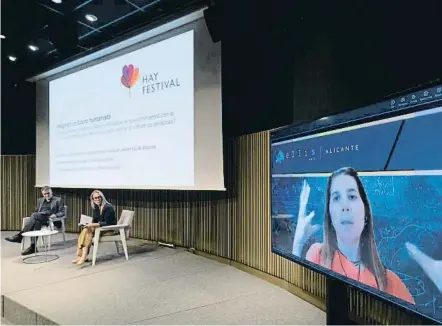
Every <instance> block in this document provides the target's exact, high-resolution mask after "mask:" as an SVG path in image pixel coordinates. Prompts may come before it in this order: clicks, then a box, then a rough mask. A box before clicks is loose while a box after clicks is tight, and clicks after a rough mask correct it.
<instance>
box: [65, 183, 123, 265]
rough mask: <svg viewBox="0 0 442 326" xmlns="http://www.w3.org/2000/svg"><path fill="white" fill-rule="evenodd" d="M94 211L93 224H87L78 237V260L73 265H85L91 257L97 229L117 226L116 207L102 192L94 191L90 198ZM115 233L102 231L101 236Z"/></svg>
mask: <svg viewBox="0 0 442 326" xmlns="http://www.w3.org/2000/svg"><path fill="white" fill-rule="evenodd" d="M90 198H91V206H92V210H93V218H92V223H89V224H86V225H85V226H84V228H83V230H82V231H81V233H80V236H79V237H78V246H77V258H76V259H74V260H73V261H72V263H73V264H77V265H81V264H83V263H84V262H85V261H86V260H87V257H88V255H89V251H90V249H91V246H92V240H93V239H94V233H95V229H96V228H99V227H103V226H107V225H115V224H117V219H116V217H115V209H114V207H113V206H112V205H111V204H110V203H109V202H108V201H107V200H106V197H104V195H103V193H102V192H101V191H100V190H94V191H93V192H92V194H91V196H90ZM114 233H115V231H113V230H109V231H104V232H103V231H102V232H100V236H106V235H112V234H114Z"/></svg>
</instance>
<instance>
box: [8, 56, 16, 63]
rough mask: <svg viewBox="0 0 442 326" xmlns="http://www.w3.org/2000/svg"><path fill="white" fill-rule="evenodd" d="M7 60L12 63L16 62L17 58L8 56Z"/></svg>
mask: <svg viewBox="0 0 442 326" xmlns="http://www.w3.org/2000/svg"><path fill="white" fill-rule="evenodd" d="M8 59H9V60H11V61H12V62H14V61H17V57H14V56H13V55H10V56H8Z"/></svg>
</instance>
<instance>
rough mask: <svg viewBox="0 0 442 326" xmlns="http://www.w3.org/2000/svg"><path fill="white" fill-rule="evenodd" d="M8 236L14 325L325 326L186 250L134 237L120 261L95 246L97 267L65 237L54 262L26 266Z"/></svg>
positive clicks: (278, 294)
mask: <svg viewBox="0 0 442 326" xmlns="http://www.w3.org/2000/svg"><path fill="white" fill-rule="evenodd" d="M11 234H13V233H12V232H2V233H1V237H2V240H1V294H2V300H3V302H2V309H3V312H2V315H3V314H4V315H3V317H4V318H6V320H7V321H9V322H10V323H12V324H51V323H55V324H62V325H69V324H70V325H72V324H76V325H87V324H89V325H91V324H108V325H109V324H120V325H122V324H123V325H125V324H126V325H127V324H138V325H140V324H157V325H158V324H168V325H170V324H225V325H226V324H249V325H251V324H292V325H293V324H298V325H299V324H315V325H318V324H325V313H324V312H323V311H321V310H319V309H318V308H316V307H314V306H312V305H311V304H309V303H307V302H305V301H303V300H301V299H300V298H298V297H296V296H294V295H292V294H290V293H289V292H287V291H285V290H283V289H281V288H279V287H277V286H275V285H272V284H270V283H268V282H266V281H264V280H261V279H260V278H257V277H255V276H252V275H250V274H248V273H245V272H242V271H240V270H238V269H236V268H234V267H232V266H229V265H225V264H222V263H219V262H216V261H213V260H210V259H207V258H204V257H201V256H198V255H194V254H192V253H189V252H187V251H185V250H184V249H171V248H164V247H157V246H155V245H152V244H147V243H142V244H140V243H139V242H137V241H136V240H131V241H134V242H133V243H130V244H129V246H130V248H129V254H130V257H129V260H128V261H125V260H124V258H123V257H121V256H120V257H118V256H117V255H116V251H115V247H114V245H113V244H100V249H99V259H97V264H96V265H95V266H92V265H91V264H90V263H85V264H84V265H82V266H80V267H77V266H76V265H72V264H71V260H72V259H73V258H74V257H73V255H74V253H75V239H76V235H75V234H69V235H68V241H67V244H66V245H65V246H63V245H62V244H61V243H60V242H58V241H60V239H61V236H57V237H55V238H54V239H53V242H54V244H53V246H52V247H53V248H52V250H51V251H53V252H54V253H56V254H57V255H59V259H57V260H55V261H52V262H48V263H43V264H32V265H31V264H24V263H23V262H22V259H21V256H19V254H18V253H19V251H20V245H19V244H12V243H9V242H7V241H5V240H4V238H5V237H6V236H9V235H11ZM57 242H58V243H57ZM2 321H3V319H2Z"/></svg>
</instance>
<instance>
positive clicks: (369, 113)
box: [268, 80, 442, 325]
mask: <svg viewBox="0 0 442 326" xmlns="http://www.w3.org/2000/svg"><path fill="white" fill-rule="evenodd" d="M439 87H442V84H441V83H440V80H438V81H437V82H433V83H432V84H431V85H427V87H419V88H417V89H416V90H415V91H414V92H413V91H410V90H406V91H403V92H400V93H397V94H396V95H395V96H394V97H393V96H390V97H387V98H384V99H383V100H382V101H379V102H377V103H375V104H372V105H369V106H365V107H362V108H358V109H354V110H351V111H348V112H343V113H339V114H336V115H332V116H330V117H327V118H323V119H319V120H314V121H310V122H306V123H301V124H291V125H288V126H284V127H281V128H277V129H274V130H271V131H270V133H269V155H268V159H269V184H270V187H269V192H270V193H269V196H270V214H269V215H270V219H269V229H270V232H271V234H270V247H271V252H272V253H273V254H276V255H278V256H281V257H283V258H286V259H288V260H290V261H292V262H294V263H297V264H299V265H301V266H303V267H306V268H308V269H310V270H312V271H314V272H317V273H319V274H321V275H323V276H325V277H326V278H327V279H328V278H331V279H334V280H338V281H341V282H343V283H345V285H346V286H348V287H350V288H355V289H357V290H359V291H361V292H363V293H366V294H368V295H369V296H372V297H375V298H376V299H378V300H380V301H381V302H384V303H388V304H391V305H394V306H395V307H397V308H399V309H400V310H401V311H403V312H406V313H409V314H410V313H411V314H413V315H416V316H418V317H419V318H421V319H423V321H426V322H429V323H436V324H440V325H442V320H437V319H435V318H433V317H431V316H428V315H426V314H424V313H422V312H420V311H418V310H416V309H413V305H412V304H410V303H407V302H405V301H403V300H401V299H400V298H396V297H394V296H391V295H389V294H388V293H386V292H383V291H380V290H377V289H375V288H371V287H369V286H363V285H362V286H361V283H360V282H357V281H355V280H353V279H351V278H348V277H345V276H344V275H341V274H339V273H336V272H334V271H332V270H330V269H327V268H325V267H321V266H320V265H317V264H314V263H312V262H310V261H308V260H306V259H305V258H302V257H296V256H293V255H289V254H288V253H286V252H283V251H281V250H279V249H277V248H274V247H273V230H272V221H273V218H272V211H273V200H272V187H271V184H272V157H271V152H272V145H273V144H275V143H279V142H282V141H285V140H295V139H297V138H301V137H305V136H309V135H314V134H319V133H322V132H326V131H331V130H337V129H342V128H345V127H349V126H355V125H361V124H364V123H367V122H373V121H380V120H384V119H388V118H392V117H397V116H401V115H405V114H410V113H415V112H420V111H425V110H427V109H430V108H434V107H437V106H438V105H440V106H442V97H440V98H439V99H434V100H431V101H428V102H422V103H417V104H415V105H409V106H406V107H403V108H397V107H391V105H390V103H392V101H393V100H395V101H396V99H400V98H401V97H404V96H410V95H412V94H413V93H419V92H424V91H429V90H433V91H434V93H436V88H439Z"/></svg>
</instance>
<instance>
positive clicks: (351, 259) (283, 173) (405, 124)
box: [271, 107, 442, 321]
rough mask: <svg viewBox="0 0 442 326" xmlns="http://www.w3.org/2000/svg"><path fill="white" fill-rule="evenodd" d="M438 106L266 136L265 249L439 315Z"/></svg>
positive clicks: (441, 173)
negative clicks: (268, 215)
mask: <svg viewBox="0 0 442 326" xmlns="http://www.w3.org/2000/svg"><path fill="white" fill-rule="evenodd" d="M440 139H442V107H433V108H431V109H428V110H425V111H421V112H419V113H414V114H407V115H403V116H398V117H395V118H390V119H385V120H381V121H377V122H371V123H367V124H362V125H359V126H357V127H349V128H345V129H340V130H334V131H329V132H325V133H322V134H316V135H314V136H307V137H303V138H296V139H291V140H286V141H281V142H275V143H273V144H272V147H271V156H272V249H273V250H274V251H275V252H276V253H279V254H283V255H285V256H288V257H291V258H293V259H295V260H299V259H302V260H304V261H308V262H310V263H313V264H315V265H318V266H320V267H322V268H324V269H326V270H331V271H333V272H335V273H337V274H339V275H341V276H343V277H345V278H347V279H351V280H352V281H356V282H358V284H359V286H360V287H361V288H367V287H368V288H369V289H370V290H371V291H373V289H374V290H378V291H380V292H379V293H380V294H383V295H384V296H386V297H388V298H389V299H392V298H394V300H396V301H397V302H398V303H400V304H402V305H406V306H408V307H409V308H410V309H413V310H417V311H419V312H421V313H423V314H425V315H427V316H429V317H430V318H433V319H436V320H440V321H442V276H441V275H442V150H440V148H441V147H440V145H438V143H439V142H440Z"/></svg>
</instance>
